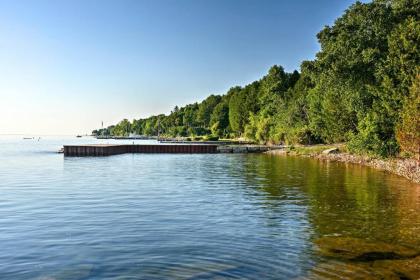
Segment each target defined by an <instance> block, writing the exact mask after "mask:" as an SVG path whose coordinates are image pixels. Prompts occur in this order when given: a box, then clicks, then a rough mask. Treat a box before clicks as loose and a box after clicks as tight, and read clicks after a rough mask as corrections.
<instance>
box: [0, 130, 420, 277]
mask: <svg viewBox="0 0 420 280" xmlns="http://www.w3.org/2000/svg"><path fill="white" fill-rule="evenodd" d="M94 142H98V141H97V140H94V139H85V138H82V139H76V138H67V139H63V138H56V137H44V138H42V139H41V140H40V141H37V140H23V139H22V138H21V137H13V136H8V137H6V136H3V137H1V138H0V230H1V231H0V279H15V280H18V279H79V280H82V279H244V278H245V279H290V278H295V277H300V276H303V275H305V274H306V273H307V271H308V270H309V269H310V268H311V267H313V266H315V265H316V264H317V263H319V262H321V261H323V259H322V257H320V256H318V255H317V253H316V251H315V250H314V245H313V240H314V239H316V238H318V237H322V236H326V235H344V236H352V237H359V238H365V239H370V240H378V241H385V242H391V243H396V244H402V245H408V246H410V247H417V248H420V234H419V232H420V214H419V213H420V187H419V185H416V184H414V183H410V182H409V181H407V180H405V179H403V178H400V177H397V176H394V175H390V174H387V173H384V172H380V171H376V170H373V169H369V168H366V167H360V166H356V165H345V164H340V163H325V162H318V161H316V160H311V159H304V158H294V157H276V156H269V155H233V154H214V155H209V154H207V155H198V154H197V155H175V154H172V155H164V154H154V155H153V154H125V155H118V156H111V157H104V158H64V157H63V155H62V154H57V153H54V152H55V151H56V150H58V149H59V148H60V147H61V146H62V145H63V144H70V143H94ZM106 142H110V141H102V143H106ZM137 142H138V141H137Z"/></svg>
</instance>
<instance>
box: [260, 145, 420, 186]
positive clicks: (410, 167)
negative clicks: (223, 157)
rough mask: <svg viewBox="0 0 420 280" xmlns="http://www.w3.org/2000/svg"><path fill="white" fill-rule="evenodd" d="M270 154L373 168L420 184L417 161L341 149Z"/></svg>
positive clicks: (419, 167) (273, 152)
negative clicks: (361, 153)
mask: <svg viewBox="0 0 420 280" xmlns="http://www.w3.org/2000/svg"><path fill="white" fill-rule="evenodd" d="M266 153H268V154H273V155H292V156H304V157H311V158H315V159H318V160H325V161H337V162H344V163H353V164H360V165H364V166H369V167H373V168H376V169H379V170H385V171H387V172H390V173H393V174H396V175H399V176H402V177H405V178H407V179H409V180H411V181H413V182H415V183H420V164H419V163H418V162H417V161H416V160H415V159H399V158H393V159H378V158H372V157H368V156H361V155H354V154H349V153H343V152H340V151H339V149H337V148H333V149H326V150H324V152H321V153H316V152H314V153H307V154H299V153H296V152H293V151H288V150H287V149H284V150H270V151H267V152H266Z"/></svg>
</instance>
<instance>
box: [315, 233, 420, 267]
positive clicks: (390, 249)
mask: <svg viewBox="0 0 420 280" xmlns="http://www.w3.org/2000/svg"><path fill="white" fill-rule="evenodd" d="M315 244H316V245H317V246H318V249H319V252H320V253H321V254H322V255H324V256H327V257H334V258H339V259H346V260H353V261H375V260H390V259H404V258H412V257H416V256H418V255H419V252H418V251H417V250H414V249H411V248H407V247H404V246H400V245H393V244H388V243H383V242H371V241H367V240H363V239H359V238H352V237H334V236H326V237H322V238H319V239H318V240H316V241H315Z"/></svg>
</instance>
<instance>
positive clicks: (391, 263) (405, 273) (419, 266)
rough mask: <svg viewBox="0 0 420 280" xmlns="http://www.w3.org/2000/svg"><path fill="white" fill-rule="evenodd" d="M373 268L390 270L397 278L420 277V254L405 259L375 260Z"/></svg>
mask: <svg viewBox="0 0 420 280" xmlns="http://www.w3.org/2000/svg"><path fill="white" fill-rule="evenodd" d="M373 268H374V269H375V270H388V271H391V272H392V273H394V274H395V275H397V276H398V277H399V279H413V280H414V279H420V256H419V257H416V258H412V259H405V260H386V261H376V262H374V263H373Z"/></svg>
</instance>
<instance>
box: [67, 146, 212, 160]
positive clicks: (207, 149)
mask: <svg viewBox="0 0 420 280" xmlns="http://www.w3.org/2000/svg"><path fill="white" fill-rule="evenodd" d="M126 153H145V154H147V153H157V154H214V153H217V145H130V144H127V145H118V144H117V145H108V144H106V145H105V144H95V145H65V146H64V155H65V156H76V157H81V156H111V155H118V154H126Z"/></svg>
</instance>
